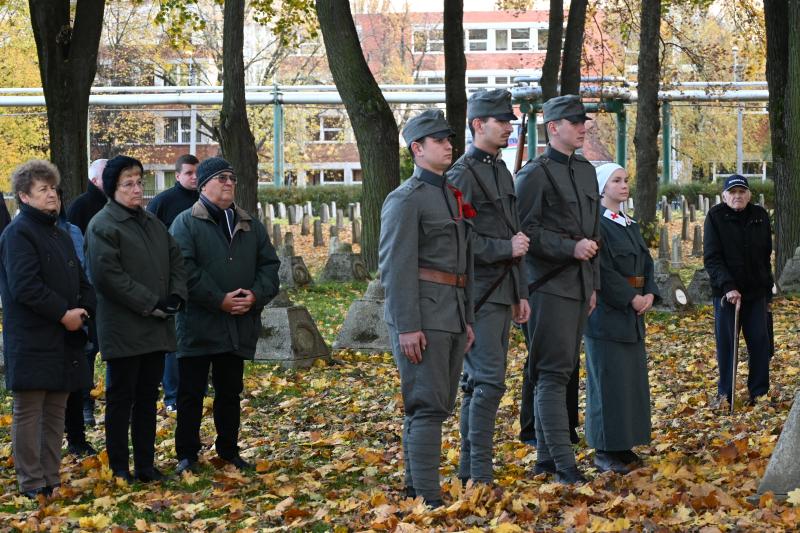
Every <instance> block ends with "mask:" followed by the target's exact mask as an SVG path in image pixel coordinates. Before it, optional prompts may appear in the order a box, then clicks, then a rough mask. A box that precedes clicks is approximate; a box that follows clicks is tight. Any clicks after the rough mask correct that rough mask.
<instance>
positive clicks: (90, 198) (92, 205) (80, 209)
mask: <svg viewBox="0 0 800 533" xmlns="http://www.w3.org/2000/svg"><path fill="white" fill-rule="evenodd" d="M107 201H108V198H107V197H106V195H105V193H104V192H103V191H101V190H100V189H98V188H97V187H96V186H95V184H94V183H92V182H91V181H90V182H89V188H88V189H86V192H85V193H83V194H81V195H80V196H78V197H77V198H75V199H74V200H73V201H72V203H71V204H69V207H68V208H67V220H69V222H70V224H75V225H76V226H78V227H79V228H80V229H81V233H82V234H84V235H86V228H88V227H89V222H90V221H91V220H92V218H94V216H95V215H96V214H97V213H99V212H100V210H101V209H103V207H105V205H106V202H107Z"/></svg>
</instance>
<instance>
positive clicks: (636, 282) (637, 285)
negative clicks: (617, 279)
mask: <svg viewBox="0 0 800 533" xmlns="http://www.w3.org/2000/svg"><path fill="white" fill-rule="evenodd" d="M627 279H628V284H629V285H630V286H631V287H633V288H634V289H641V288H642V287H644V281H645V280H644V276H628V278H627Z"/></svg>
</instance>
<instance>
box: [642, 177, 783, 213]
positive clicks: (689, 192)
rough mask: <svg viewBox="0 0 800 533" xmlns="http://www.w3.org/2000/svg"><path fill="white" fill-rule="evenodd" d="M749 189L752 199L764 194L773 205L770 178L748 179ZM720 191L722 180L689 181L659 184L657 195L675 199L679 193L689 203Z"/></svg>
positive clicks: (710, 196)
mask: <svg viewBox="0 0 800 533" xmlns="http://www.w3.org/2000/svg"><path fill="white" fill-rule="evenodd" d="M749 182H750V190H751V191H752V192H753V201H754V202H757V201H758V195H759V194H763V195H764V201H765V202H766V204H767V206H773V205H775V187H774V183H773V182H772V181H771V180H767V181H765V182H764V181H761V180H759V179H757V178H756V179H750V180H749ZM721 193H722V182H721V181H717V182H716V183H701V182H697V181H693V182H691V183H685V184H684V183H682V184H678V183H670V184H669V185H661V186H659V188H658V196H659V198H660V197H661V196H666V197H667V198H668V199H669V200H677V199H679V198H680V196H681V195H684V196H685V197H686V200H687V201H688V202H689V203H694V202H697V196H698V195H700V194H702V195H703V196H705V197H706V198H712V199H713V198H714V196H716V195H717V194H721Z"/></svg>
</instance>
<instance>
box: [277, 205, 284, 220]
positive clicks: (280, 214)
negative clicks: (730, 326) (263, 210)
mask: <svg viewBox="0 0 800 533" xmlns="http://www.w3.org/2000/svg"><path fill="white" fill-rule="evenodd" d="M278 218H286V204H284V203H283V202H278Z"/></svg>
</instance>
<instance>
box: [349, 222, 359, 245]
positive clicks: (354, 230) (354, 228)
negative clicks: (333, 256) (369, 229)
mask: <svg viewBox="0 0 800 533" xmlns="http://www.w3.org/2000/svg"><path fill="white" fill-rule="evenodd" d="M351 225H352V241H353V244H361V219H359V218H354V219H353V223H352V224H351Z"/></svg>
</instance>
